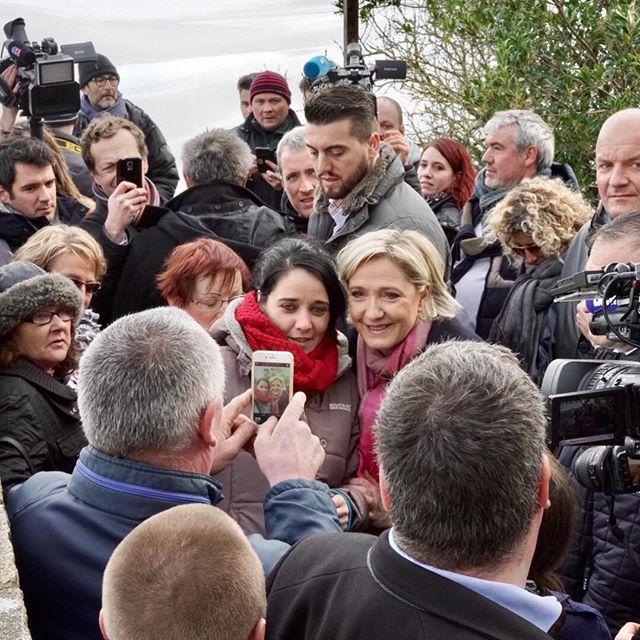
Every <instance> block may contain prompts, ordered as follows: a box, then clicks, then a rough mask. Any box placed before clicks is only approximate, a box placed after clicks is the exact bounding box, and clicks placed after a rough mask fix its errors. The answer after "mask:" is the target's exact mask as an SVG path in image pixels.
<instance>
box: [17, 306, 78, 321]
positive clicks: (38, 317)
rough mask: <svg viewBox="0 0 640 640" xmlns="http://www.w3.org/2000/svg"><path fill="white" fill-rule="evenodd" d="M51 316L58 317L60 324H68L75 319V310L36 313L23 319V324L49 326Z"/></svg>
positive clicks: (65, 309) (66, 309)
mask: <svg viewBox="0 0 640 640" xmlns="http://www.w3.org/2000/svg"><path fill="white" fill-rule="evenodd" d="M53 316H58V318H60V320H62V322H70V321H71V320H73V319H74V318H75V317H76V312H75V309H71V308H64V309H59V310H58V311H36V312H35V313H32V314H31V316H29V317H28V318H25V322H30V323H31V324H50V323H51V321H52V320H53Z"/></svg>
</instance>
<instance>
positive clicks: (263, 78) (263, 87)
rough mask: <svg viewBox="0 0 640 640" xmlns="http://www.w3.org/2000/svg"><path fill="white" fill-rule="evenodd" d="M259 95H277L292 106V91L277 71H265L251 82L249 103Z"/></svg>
mask: <svg viewBox="0 0 640 640" xmlns="http://www.w3.org/2000/svg"><path fill="white" fill-rule="evenodd" d="M259 93H277V94H278V95H279V96H282V97H283V98H284V99H285V100H286V101H287V104H291V90H290V89H289V85H288V84H287V81H286V80H285V78H283V77H282V76H281V75H280V74H279V73H276V72H275V71H263V72H262V73H259V74H258V75H257V76H256V77H255V78H254V79H253V81H252V82H251V87H250V88H249V102H253V98H254V97H255V96H257V95H258V94H259Z"/></svg>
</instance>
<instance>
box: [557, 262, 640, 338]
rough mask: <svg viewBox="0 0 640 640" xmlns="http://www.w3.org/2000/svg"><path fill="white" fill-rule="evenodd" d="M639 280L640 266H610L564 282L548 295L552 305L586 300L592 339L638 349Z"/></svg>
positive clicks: (575, 276)
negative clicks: (624, 343) (605, 338)
mask: <svg viewBox="0 0 640 640" xmlns="http://www.w3.org/2000/svg"><path fill="white" fill-rule="evenodd" d="M639 280H640V264H631V263H618V264H616V263H612V264H609V265H607V266H606V267H604V268H603V269H600V270H598V271H580V272H579V273H575V274H574V275H572V276H571V277H569V278H564V279H563V280H560V281H559V282H558V283H557V284H556V286H555V288H554V289H552V290H551V291H550V293H551V295H552V296H554V302H575V301H578V300H586V301H587V308H588V309H589V311H591V313H592V314H593V317H592V320H591V324H590V325H589V328H590V329H591V332H592V333H593V334H594V335H596V336H603V335H606V336H607V338H609V340H619V341H621V342H626V343H628V344H630V345H632V346H634V347H640V315H639V314H638V311H639V308H640V286H639V283H638V281H639Z"/></svg>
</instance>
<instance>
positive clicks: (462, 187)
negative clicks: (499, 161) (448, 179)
mask: <svg viewBox="0 0 640 640" xmlns="http://www.w3.org/2000/svg"><path fill="white" fill-rule="evenodd" d="M429 147H433V148H434V149H436V150H437V151H438V152H439V153H440V154H442V156H443V157H444V159H445V160H446V161H447V162H448V163H449V164H450V165H451V168H452V169H453V172H454V173H455V176H456V177H455V179H454V181H453V183H452V185H451V186H450V187H449V188H448V189H447V191H448V192H449V193H450V194H451V195H452V196H453V199H454V201H455V203H456V206H457V207H458V209H462V207H463V206H464V203H465V202H466V201H467V200H468V199H469V198H470V197H471V194H472V193H473V183H474V180H475V177H476V172H475V169H474V168H473V161H472V160H471V156H470V155H469V152H468V151H467V149H466V147H465V146H464V145H463V144H460V143H459V142H457V141H456V140H451V138H438V139H437V140H434V141H433V142H432V143H431V144H428V145H427V146H426V147H425V150H426V149H428V148H429ZM423 153H424V151H423Z"/></svg>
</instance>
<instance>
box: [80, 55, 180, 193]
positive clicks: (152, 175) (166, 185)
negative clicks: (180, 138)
mask: <svg viewBox="0 0 640 640" xmlns="http://www.w3.org/2000/svg"><path fill="white" fill-rule="evenodd" d="M78 75H79V78H78V80H79V82H80V89H81V91H82V101H81V103H80V112H79V113H78V123H77V124H76V126H75V129H74V131H73V133H74V135H75V136H77V137H78V138H80V137H81V136H82V133H83V131H84V130H85V129H86V128H87V126H88V125H89V123H90V122H91V121H93V120H94V119H95V118H97V117H100V116H102V115H104V114H110V115H112V116H117V117H120V118H125V119H126V120H129V121H130V122H133V123H134V124H135V125H137V126H138V127H139V128H140V129H141V130H142V132H143V133H144V137H145V142H146V145H147V148H148V150H149V171H148V173H147V175H148V177H149V179H150V180H151V181H152V182H153V183H154V184H155V185H156V187H157V188H158V192H159V193H160V199H161V201H162V202H163V203H164V202H166V201H167V200H170V199H171V198H173V194H174V193H175V190H176V185H177V184H178V169H177V167H176V161H175V159H174V157H173V154H172V153H171V150H170V149H169V145H168V144H167V141H166V140H165V139H164V136H163V135H162V132H161V131H160V129H159V128H158V126H157V125H156V123H155V122H154V121H153V120H152V119H151V118H150V117H149V116H148V115H147V114H146V113H145V112H144V111H143V110H142V109H141V108H140V107H138V106H136V105H135V104H133V102H131V100H127V99H126V98H123V97H122V94H121V93H120V91H118V86H119V84H120V75H119V74H118V70H117V69H116V68H115V66H114V65H113V64H112V63H111V61H110V60H109V59H108V58H107V57H106V56H103V55H101V54H97V56H96V60H95V61H94V62H81V63H80V64H79V65H78Z"/></svg>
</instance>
